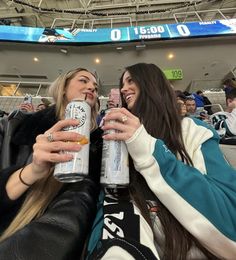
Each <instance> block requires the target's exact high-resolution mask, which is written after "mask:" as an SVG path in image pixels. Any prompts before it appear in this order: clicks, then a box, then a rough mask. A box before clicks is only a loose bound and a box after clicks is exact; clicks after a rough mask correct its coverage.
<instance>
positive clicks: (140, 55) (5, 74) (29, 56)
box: [0, 36, 236, 95]
mask: <svg viewBox="0 0 236 260" xmlns="http://www.w3.org/2000/svg"><path fill="white" fill-rule="evenodd" d="M235 39H236V37H232V36H229V37H222V38H204V39H186V40H175V41H174V40H169V41H156V42H148V43H146V42H145V47H144V46H143V48H137V47H136V45H140V44H141V45H143V43H129V44H122V45H120V44H113V45H102V46H101V45H96V46H49V45H41V44H21V43H18V44H17V43H0V60H1V62H0V82H1V81H3V80H23V81H31V82H32V81H35V82H37V81H39V82H51V81H53V80H54V79H55V78H56V77H57V76H58V75H59V74H61V73H63V72H66V71H67V70H70V69H72V68H75V67H85V68H88V69H91V70H93V71H96V73H97V74H98V75H99V77H100V79H101V83H102V88H101V91H100V94H102V95H107V93H108V91H109V89H110V88H112V87H117V84H118V81H119V77H120V75H121V73H122V72H123V70H124V67H125V66H127V65H131V64H134V63H137V62H149V63H155V64H157V65H159V66H160V67H161V68H162V69H175V68H180V69H182V70H183V74H184V78H183V80H178V81H177V80H176V81H173V82H172V84H173V85H174V87H175V88H176V89H181V90H185V89H186V88H187V87H188V86H190V85H191V86H192V89H193V90H196V89H210V88H215V87H216V88H217V87H220V86H221V80H222V79H223V78H224V77H226V76H227V75H228V76H230V77H232V76H233V75H232V74H231V75H229V73H230V71H231V70H232V71H233V70H234V69H235V67H236V51H235V49H236V44H235ZM118 47H122V50H117V48H118ZM169 54H173V58H172V59H170V58H168V55H169ZM34 57H37V58H38V61H34V60H33V59H34ZM96 58H97V59H100V63H96V62H95V59H96ZM190 90H191V89H190Z"/></svg>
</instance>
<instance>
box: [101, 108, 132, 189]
mask: <svg viewBox="0 0 236 260" xmlns="http://www.w3.org/2000/svg"><path fill="white" fill-rule="evenodd" d="M112 109H114V108H112ZM107 112H109V110H108V111H107ZM112 121H113V120H112ZM112 121H110V122H112ZM114 132H115V130H108V131H106V132H105V134H106V133H114ZM100 183H101V184H102V185H103V186H104V187H106V188H114V189H116V188H125V187H127V186H128V185H129V155H128V150H127V147H126V144H125V142H124V141H117V140H103V148H102V168H101V176H100Z"/></svg>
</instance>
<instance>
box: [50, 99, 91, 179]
mask: <svg viewBox="0 0 236 260" xmlns="http://www.w3.org/2000/svg"><path fill="white" fill-rule="evenodd" d="M70 118H72V119H78V120H79V125H76V126H70V127H66V128H64V131H70V132H76V133H79V134H81V135H83V136H84V138H83V139H82V140H80V141H79V142H78V143H80V144H82V145H83V147H82V149H81V150H80V151H78V152H71V151H62V153H69V154H73V156H74V157H73V159H72V160H71V161H69V162H60V163H57V164H56V165H55V169H54V177H55V178H56V179H57V180H59V181H60V182H77V181H81V180H82V179H84V177H86V176H87V175H88V168H89V140H90V125H91V107H90V105H89V104H88V103H87V102H86V101H85V100H73V101H72V102H70V103H69V104H68V105H67V107H66V110H65V119H70Z"/></svg>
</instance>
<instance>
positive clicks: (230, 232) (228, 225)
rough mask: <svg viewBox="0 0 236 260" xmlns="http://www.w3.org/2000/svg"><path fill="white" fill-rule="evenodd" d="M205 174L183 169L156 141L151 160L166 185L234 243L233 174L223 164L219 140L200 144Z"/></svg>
mask: <svg viewBox="0 0 236 260" xmlns="http://www.w3.org/2000/svg"><path fill="white" fill-rule="evenodd" d="M201 151H202V155H203V158H204V161H205V168H206V171H207V174H202V173H201V172H199V171H198V170H197V169H196V168H194V167H191V166H188V165H185V164H184V163H183V162H181V161H179V160H177V159H176V157H175V156H174V155H173V154H172V153H171V152H170V151H169V150H168V149H167V148H166V146H165V144H164V143H163V142H162V141H161V140H157V141H156V144H155V149H154V153H153V156H154V157H155V159H156V160H157V162H158V165H159V167H160V173H161V175H162V177H163V178H164V180H165V181H166V183H167V184H168V185H169V186H170V187H171V188H172V189H174V190H175V192H177V193H178V194H179V195H180V196H181V197H182V198H184V200H185V201H187V202H188V203H189V204H191V205H192V207H194V208H195V209H196V210H197V211H199V212H200V213H201V214H202V215H203V216H204V217H206V218H207V219H208V220H209V221H210V222H211V223H212V224H213V225H214V226H215V227H216V228H217V229H218V230H219V231H220V232H221V233H223V234H224V235H225V236H226V237H228V238H230V239H232V240H234V241H236V218H235V217H236V171H235V169H233V168H232V167H230V166H229V165H228V164H227V162H226V161H225V159H224V157H223V155H222V153H221V151H220V148H219V145H218V138H214V137H213V138H211V139H209V140H207V141H206V142H205V143H203V144H202V147H201Z"/></svg>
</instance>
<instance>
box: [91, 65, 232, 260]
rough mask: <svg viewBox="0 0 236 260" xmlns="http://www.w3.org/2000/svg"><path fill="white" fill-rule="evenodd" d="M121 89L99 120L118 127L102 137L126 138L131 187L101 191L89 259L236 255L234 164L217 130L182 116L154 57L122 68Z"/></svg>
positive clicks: (109, 125)
mask: <svg viewBox="0 0 236 260" xmlns="http://www.w3.org/2000/svg"><path fill="white" fill-rule="evenodd" d="M120 90H121V94H122V97H123V102H124V105H125V107H126V108H121V109H120V110H114V111H112V112H111V113H108V114H107V115H106V116H105V121H107V123H106V124H105V126H103V129H104V130H108V129H116V130H119V131H118V132H116V133H112V134H111V133H110V134H107V135H105V136H104V139H106V140H123V141H125V142H126V145H127V148H128V151H129V154H130V156H131V159H130V186H129V188H128V189H127V192H126V191H125V190H123V191H122V192H118V193H117V194H113V193H111V192H110V191H109V190H105V192H104V193H102V194H101V196H100V204H99V208H98V213H97V218H96V220H95V222H94V227H93V232H92V234H91V237H90V241H89V243H88V250H87V258H88V259H125V260H127V259H148V260H150V259H166V260H170V259H175V260H176V259H236V218H235V216H236V171H235V170H234V169H233V168H232V167H230V166H229V165H228V164H227V162H226V161H225V159H224V157H223V155H222V153H221V151H220V149H219V145H218V142H219V137H218V135H217V134H216V132H215V131H214V130H213V129H212V128H210V127H209V126H208V125H206V124H205V123H204V122H202V121H199V120H197V119H192V118H183V119H182V120H181V118H180V117H179V115H178V110H177V106H176V98H175V95H174V92H173V90H172V88H171V87H170V85H169V83H168V81H167V79H166V78H165V76H164V74H163V73H162V71H161V70H160V69H159V68H158V67H157V66H156V65H154V64H145V63H140V64H135V65H133V66H130V67H127V68H126V70H125V72H124V74H123V75H122V77H121V81H120ZM110 120H116V122H115V123H114V121H112V122H113V123H109V121H110ZM121 193H122V194H121ZM125 193H126V194H125Z"/></svg>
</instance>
